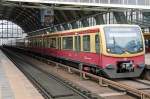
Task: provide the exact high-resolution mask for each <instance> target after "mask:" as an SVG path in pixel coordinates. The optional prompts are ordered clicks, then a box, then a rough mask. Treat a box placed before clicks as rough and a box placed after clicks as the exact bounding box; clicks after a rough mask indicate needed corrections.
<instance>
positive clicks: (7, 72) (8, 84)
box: [0, 50, 44, 99]
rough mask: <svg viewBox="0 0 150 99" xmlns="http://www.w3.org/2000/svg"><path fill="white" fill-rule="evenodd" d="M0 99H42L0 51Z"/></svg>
mask: <svg viewBox="0 0 150 99" xmlns="http://www.w3.org/2000/svg"><path fill="white" fill-rule="evenodd" d="M0 99H44V98H43V97H42V95H41V94H40V93H39V92H38V91H37V89H36V88H35V87H34V86H33V85H32V84H31V82H30V81H29V80H28V79H27V78H26V77H25V76H24V74H23V73H22V72H21V71H20V70H19V69H18V68H17V67H16V66H15V65H14V64H13V63H12V62H11V61H10V60H9V59H8V58H7V57H6V56H5V55H4V53H3V52H2V51H1V50H0Z"/></svg>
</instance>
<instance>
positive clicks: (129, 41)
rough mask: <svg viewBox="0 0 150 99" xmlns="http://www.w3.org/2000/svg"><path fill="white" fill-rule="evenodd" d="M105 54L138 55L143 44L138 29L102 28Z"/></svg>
mask: <svg viewBox="0 0 150 99" xmlns="http://www.w3.org/2000/svg"><path fill="white" fill-rule="evenodd" d="M104 32H105V37H106V47H107V52H108V53H112V54H124V53H130V54H134V53H139V52H142V51H143V42H142V36H141V31H140V28H138V27H119V26H118V27H116V26H115V27H113V26H112V27H110V26H109V27H104Z"/></svg>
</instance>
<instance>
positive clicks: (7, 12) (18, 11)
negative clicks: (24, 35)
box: [0, 3, 98, 32]
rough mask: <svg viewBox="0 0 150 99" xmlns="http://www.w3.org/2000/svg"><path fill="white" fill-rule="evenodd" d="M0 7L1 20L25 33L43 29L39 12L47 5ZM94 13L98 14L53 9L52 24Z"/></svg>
mask: <svg viewBox="0 0 150 99" xmlns="http://www.w3.org/2000/svg"><path fill="white" fill-rule="evenodd" d="M0 6H1V7H0V19H1V20H9V21H12V22H14V23H16V24H17V25H19V26H20V27H22V29H23V30H24V31H25V32H31V31H35V30H37V29H40V28H43V27H42V25H41V24H42V23H41V17H40V14H41V12H40V10H41V9H46V8H47V6H48V5H45V6H46V8H45V7H39V6H37V5H36V4H34V3H21V5H20V3H13V4H11V3H4V4H1V5H0ZM94 13H98V11H87V10H86V11H81V10H68V9H66V10H61V9H54V20H55V21H54V24H60V23H64V22H70V21H72V20H75V19H79V18H81V17H83V16H88V15H92V14H94Z"/></svg>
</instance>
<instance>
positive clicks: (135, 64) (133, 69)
mask: <svg viewBox="0 0 150 99" xmlns="http://www.w3.org/2000/svg"><path fill="white" fill-rule="evenodd" d="M105 27H107V29H108V30H109V32H108V31H107V30H106V29H105ZM116 27H117V28H116ZM111 28H114V30H113V29H112V30H111ZM119 28H120V29H121V30H119V31H118V30H117V29H119ZM132 28H133V29H132ZM127 30H128V31H127ZM124 31H125V32H124ZM106 32H108V33H106ZM120 32H121V33H120ZM132 32H133V33H134V34H132ZM136 32H138V33H136ZM107 34H108V36H107ZM128 34H131V35H128ZM120 38H121V39H122V40H128V41H123V42H122V41H120V42H119V40H120ZM130 39H131V40H130ZM26 40H28V44H26V47H25V46H24V48H26V49H27V50H28V51H30V52H34V53H38V54H42V55H43V56H51V57H54V58H57V59H60V60H64V61H67V62H75V63H78V64H83V66H84V68H83V69H84V70H85V71H87V72H94V73H96V74H97V73H98V74H103V75H105V76H107V77H109V78H128V77H139V76H140V74H141V73H142V71H143V69H144V65H145V62H144V61H145V60H144V39H143V37H142V34H141V30H140V28H139V27H138V26H136V25H102V26H94V27H87V28H81V29H74V30H69V31H62V32H58V33H50V34H45V35H38V36H33V37H29V38H26ZM136 40H137V41H136ZM117 41H118V42H117ZM37 42H38V43H37ZM125 42H127V43H125ZM130 43H131V44H130ZM132 43H133V44H134V43H137V44H139V45H134V46H133V48H131V47H132V45H133V44H132ZM67 44H69V45H67ZM51 45H53V46H51ZM123 45H125V46H123ZM70 46H71V47H70ZM111 46H113V47H111ZM128 46H129V48H128ZM18 47H20V46H18Z"/></svg>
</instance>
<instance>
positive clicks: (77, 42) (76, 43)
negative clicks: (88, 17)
mask: <svg viewBox="0 0 150 99" xmlns="http://www.w3.org/2000/svg"><path fill="white" fill-rule="evenodd" d="M74 50H75V56H74V58H75V59H76V60H78V61H80V55H79V54H80V51H81V37H80V36H75V39H74Z"/></svg>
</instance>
